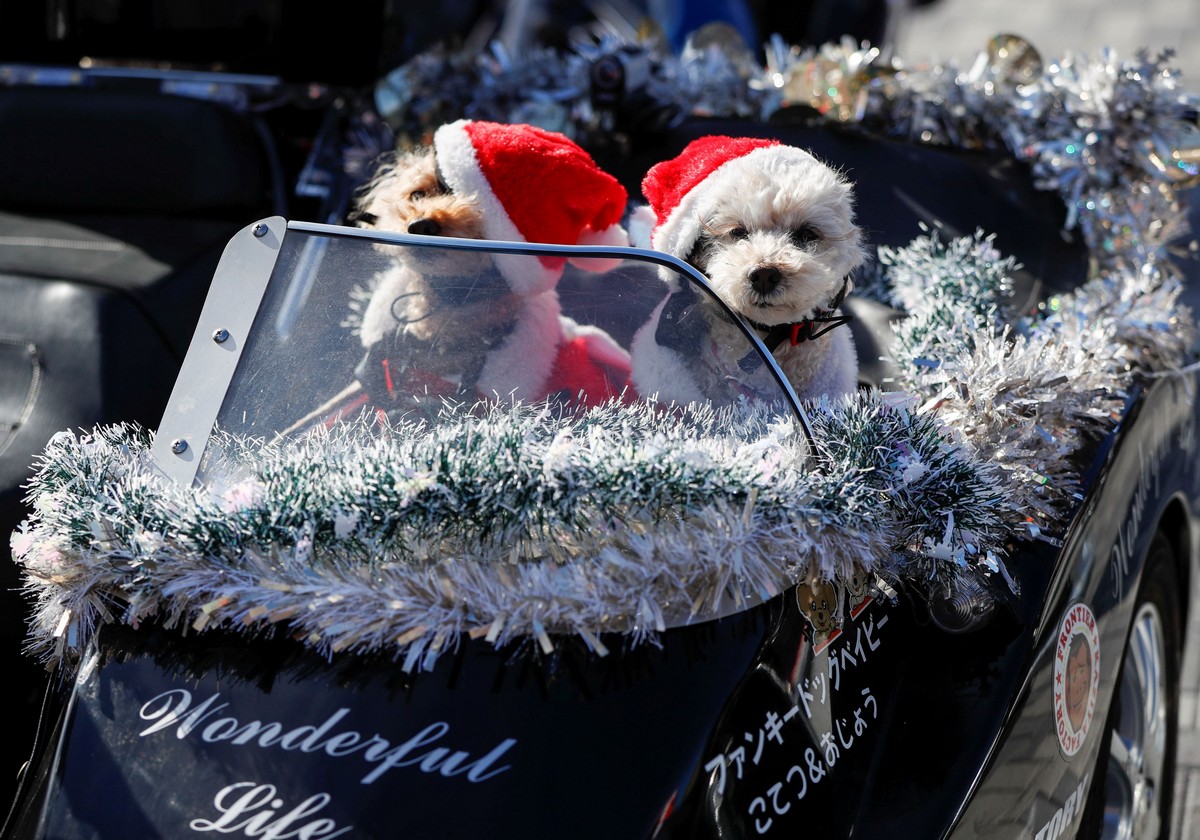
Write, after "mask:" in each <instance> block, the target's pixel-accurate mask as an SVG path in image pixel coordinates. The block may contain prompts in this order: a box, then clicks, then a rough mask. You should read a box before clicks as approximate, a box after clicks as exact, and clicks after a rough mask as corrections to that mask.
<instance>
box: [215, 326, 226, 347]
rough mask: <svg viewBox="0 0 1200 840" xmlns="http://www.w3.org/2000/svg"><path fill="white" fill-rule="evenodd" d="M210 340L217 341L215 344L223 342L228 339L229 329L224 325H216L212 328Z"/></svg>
mask: <svg viewBox="0 0 1200 840" xmlns="http://www.w3.org/2000/svg"><path fill="white" fill-rule="evenodd" d="M212 340H213V341H215V342H217V344H224V343H225V342H226V341H228V340H229V330H227V329H225V328H224V327H218V328H217V329H215V330H213V334H212Z"/></svg>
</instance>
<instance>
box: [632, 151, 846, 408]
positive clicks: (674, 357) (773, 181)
mask: <svg viewBox="0 0 1200 840" xmlns="http://www.w3.org/2000/svg"><path fill="white" fill-rule="evenodd" d="M642 191H643V193H644V194H645V196H646V199H647V201H648V202H649V204H650V208H651V209H652V210H653V211H654V213H655V216H656V224H655V226H654V228H653V230H652V232H651V235H650V244H651V247H653V248H655V249H657V250H660V251H665V252H666V253H669V254H672V255H674V256H676V257H678V258H680V259H682V260H685V261H686V262H688V263H690V264H691V265H692V266H694V267H695V268H696V269H697V270H698V271H700V272H701V273H702V274H704V275H705V276H706V277H707V278H708V280H709V283H710V285H711V286H712V288H713V290H714V291H715V292H716V294H717V295H718V296H719V297H720V298H721V300H722V301H724V302H725V303H726V304H727V305H728V306H729V307H730V308H731V309H733V310H734V311H735V312H736V313H738V314H739V315H741V316H742V318H743V320H745V321H746V322H747V323H748V324H749V326H750V327H752V328H753V329H754V330H756V331H757V334H758V336H759V338H761V339H762V341H763V343H764V344H765V345H766V346H767V348H768V349H769V350H770V351H771V352H772V354H773V355H774V357H775V359H776V361H777V362H778V364H779V366H780V368H781V370H782V371H783V373H784V375H785V376H786V377H787V379H788V381H789V382H790V383H791V385H792V388H793V390H794V391H795V392H796V395H797V396H798V397H800V398H801V399H812V398H816V397H820V396H823V395H829V396H838V395H841V394H846V393H850V392H852V391H853V390H854V389H855V388H856V387H857V384H858V360H857V355H856V353H855V349H854V342H853V339H852V337H851V335H850V331H849V329H848V328H843V329H837V327H838V326H840V325H841V324H843V323H845V321H846V320H848V319H847V318H846V317H845V316H842V315H841V314H840V313H839V307H840V306H841V304H842V301H843V299H844V298H845V296H846V294H847V293H849V291H850V289H851V288H852V285H853V283H852V280H851V278H850V275H851V272H853V271H854V269H855V268H857V267H858V266H859V265H861V264H862V263H863V261H864V259H865V253H864V249H863V241H862V233H861V231H860V229H859V228H858V226H857V225H856V224H855V221H854V198H853V191H852V188H851V185H850V183H849V182H848V181H847V180H846V179H845V178H844V177H842V176H841V175H840V174H839V173H838V172H836V171H835V170H833V169H832V168H830V167H829V166H827V165H825V164H824V163H821V162H820V161H818V160H817V159H816V158H815V157H813V156H812V155H811V154H809V153H808V152H806V151H804V150H802V149H799V148H796V147H794V146H786V145H783V144H781V143H779V142H778V141H774V140H766V139H759V138H733V137H719V136H710V137H703V138H700V139H698V140H695V141H693V142H692V143H690V144H689V145H688V146H687V147H686V148H685V149H684V150H683V152H682V153H681V154H680V155H679V156H677V157H675V158H672V159H670V160H667V161H663V162H662V163H659V164H656V165H655V166H654V167H652V168H651V169H650V171H649V172H648V173H647V174H646V177H645V179H644V180H643V182H642ZM672 285H675V284H672ZM703 297H704V296H702V295H696V294H695V293H694V292H692V291H691V290H690V289H684V288H676V289H675V291H674V292H673V293H672V294H671V295H669V296H668V298H667V299H665V300H664V301H663V303H662V304H660V306H659V307H658V308H657V309H656V310H655V313H654V316H653V317H652V319H651V321H650V323H648V324H647V325H646V326H645V327H643V328H642V330H641V331H639V333H638V335H637V336H635V338H634V342H633V347H632V353H633V383H634V386H635V387H636V388H637V389H638V391H639V393H641V394H642V395H644V396H650V395H652V394H655V393H657V394H658V395H659V398H660V399H664V398H669V399H674V400H676V401H691V400H694V399H698V398H703V396H704V392H705V391H706V387H707V384H711V382H712V381H713V380H714V379H717V378H723V379H728V378H730V377H731V376H736V375H738V371H739V370H741V371H742V372H745V373H749V372H751V371H752V368H753V362H754V361H755V360H756V358H755V359H749V360H748V359H747V358H746V357H745V356H743V357H742V358H740V359H734V358H720V356H721V350H722V348H744V347H745V341H744V339H741V338H739V337H738V336H736V335H734V334H732V333H731V332H730V331H736V330H737V329H738V328H737V327H736V326H735V325H734V324H733V323H732V322H731V321H730V319H729V317H728V315H727V314H726V313H724V312H723V311H721V307H720V306H719V305H718V304H716V303H715V302H713V301H709V300H702V298H703ZM698 312H702V313H703V315H704V317H703V323H701V319H700V317H699V315H698V314H696V313H698ZM689 316H690V317H689ZM705 329H707V331H708V333H709V335H710V336H711V337H712V339H713V340H705V341H701V340H699V339H698V338H697V336H696V333H697V332H699V333H703V332H704V330H705ZM748 362H749V363H748ZM706 379H707V380H709V382H708V383H707V384H706V383H705V380H706Z"/></svg>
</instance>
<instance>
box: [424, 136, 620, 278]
mask: <svg viewBox="0 0 1200 840" xmlns="http://www.w3.org/2000/svg"><path fill="white" fill-rule="evenodd" d="M433 147H434V155H435V157H436V159H437V166H438V171H439V172H440V173H441V176H442V178H443V179H444V180H445V182H446V184H447V186H449V187H450V188H451V189H452V190H454V191H455V192H456V193H460V194H462V195H475V196H476V197H477V198H478V200H479V202H480V204H481V205H482V207H483V232H484V236H485V237H487V238H488V239H496V240H501V241H505V242H539V243H549V244H556V245H628V244H629V237H628V235H627V234H626V232H625V229H624V228H622V227H621V225H620V221H621V217H622V216H623V215H624V213H625V205H626V201H627V198H628V197H627V194H626V192H625V188H624V187H622V186H621V184H620V183H619V182H618V181H617V179H616V178H614V177H613V176H612V175H610V174H608V173H607V172H605V171H604V170H602V169H600V168H599V167H598V166H597V165H596V163H595V162H594V161H593V160H592V158H591V156H590V155H588V153H587V152H585V151H584V150H583V149H582V148H580V147H579V146H578V145H577V144H576V143H575V142H573V141H572V140H571V139H570V138H568V137H566V136H565V135H563V134H559V133H558V132H554V131H546V130H545V129H542V128H538V127H537V126H532V125H524V124H515V125H509V124H503V123H493V122H483V121H480V120H458V121H457V122H452V123H448V124H446V125H443V126H441V127H440V128H438V130H437V131H436V132H434V135H433ZM564 262H565V261H564V260H562V259H559V258H551V257H542V258H539V259H538V260H536V261H535V260H534V258H532V257H528V256H525V255H511V254H499V255H497V257H496V263H497V265H498V266H499V268H500V271H501V273H503V274H504V276H505V279H506V280H507V281H508V283H509V285H510V286H511V287H512V289H513V291H515V292H517V293H518V294H536V293H538V292H543V291H546V290H547V289H550V288H552V287H553V286H554V284H555V283H557V282H558V278H559V276H560V275H561V274H562V269H563V264H564ZM580 264H581V265H582V266H583V267H586V268H589V269H591V270H604V269H605V268H607V264H606V263H605V261H599V260H586V261H581V263H580ZM538 268H540V270H538Z"/></svg>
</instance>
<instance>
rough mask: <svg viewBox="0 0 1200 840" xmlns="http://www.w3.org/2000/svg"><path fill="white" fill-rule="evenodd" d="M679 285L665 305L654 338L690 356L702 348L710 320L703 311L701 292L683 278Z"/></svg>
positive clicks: (661, 344)
mask: <svg viewBox="0 0 1200 840" xmlns="http://www.w3.org/2000/svg"><path fill="white" fill-rule="evenodd" d="M678 285H679V288H678V289H676V290H675V291H673V292H671V294H670V295H669V296H668V298H667V302H666V305H665V306H663V310H662V314H661V315H660V316H659V319H658V329H657V330H655V332H654V341H655V343H656V344H658V345H660V346H662V347H666V348H668V349H670V350H674V351H675V352H677V353H681V354H683V355H684V356H687V357H689V358H690V357H693V356H694V355H695V354H696V353H698V352H699V351H700V348H701V346H702V345H701V342H702V341H703V340H704V337H705V335H707V334H708V322H707V321H706V320H705V318H704V313H703V312H702V311H701V306H702V302H701V300H700V294H699V292H697V291H696V289H695V288H694V287H693V286H692V284H691V283H689V282H686V281H685V280H683V279H682V278H681V279H679V280H678Z"/></svg>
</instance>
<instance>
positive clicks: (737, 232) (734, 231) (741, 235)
mask: <svg viewBox="0 0 1200 840" xmlns="http://www.w3.org/2000/svg"><path fill="white" fill-rule="evenodd" d="M749 235H750V234H749V233H747V232H746V229H745V228H744V227H741V226H740V225H739V226H738V227H735V228H730V230H729V236H730V237H731V238H733V239H745V238H746V237H747V236H749Z"/></svg>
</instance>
